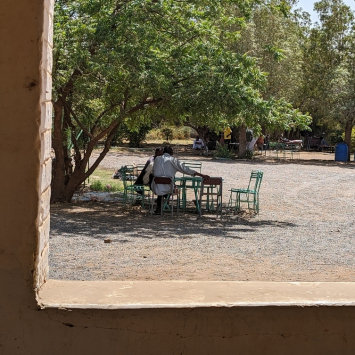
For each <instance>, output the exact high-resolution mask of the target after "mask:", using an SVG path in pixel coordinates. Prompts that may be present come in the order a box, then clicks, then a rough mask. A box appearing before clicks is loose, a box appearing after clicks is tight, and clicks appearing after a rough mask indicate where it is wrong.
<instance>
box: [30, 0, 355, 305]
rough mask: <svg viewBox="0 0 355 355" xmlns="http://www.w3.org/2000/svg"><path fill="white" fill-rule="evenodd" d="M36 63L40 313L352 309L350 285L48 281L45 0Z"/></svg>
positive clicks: (48, 38) (48, 28)
mask: <svg viewBox="0 0 355 355" xmlns="http://www.w3.org/2000/svg"><path fill="white" fill-rule="evenodd" d="M44 5H45V11H44V18H43V35H42V60H41V64H40V71H41V73H40V87H41V91H40V110H41V114H40V117H41V118H40V125H39V132H38V136H39V137H40V145H41V149H40V173H39V175H40V176H39V186H38V191H39V206H38V213H37V222H36V223H37V238H38V243H37V253H36V258H35V272H34V288H35V291H36V300H37V304H38V306H39V307H41V308H67V309H71V308H87V309H90V308H95V309H96V308H102V309H134V308H194V307H235V306H247V307H253V306H254V307H260V306H334V305H336V306H353V305H355V283H353V282H255V281H254V282H249V281H247V282H238V281H59V280H48V247H49V229H50V228H49V225H50V212H49V202H50V182H51V129H52V103H51V91H52V78H51V72H52V49H53V9H54V0H44Z"/></svg>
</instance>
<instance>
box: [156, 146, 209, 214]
mask: <svg viewBox="0 0 355 355" xmlns="http://www.w3.org/2000/svg"><path fill="white" fill-rule="evenodd" d="M173 154H174V152H173V148H171V147H170V146H165V147H164V154H163V155H162V156H158V157H156V158H155V160H154V167H153V171H154V176H159V177H170V178H172V179H174V177H175V174H176V172H178V171H179V172H180V173H183V174H187V175H192V176H200V177H202V178H203V179H208V178H209V176H208V175H203V174H200V173H198V172H197V171H195V170H191V169H189V168H188V167H186V166H184V165H182V163H181V162H180V160H179V159H177V158H174V157H173ZM151 189H152V191H153V192H154V193H155V194H156V195H158V198H157V208H156V210H155V211H154V214H160V209H161V204H162V198H163V196H165V195H167V194H169V193H170V192H171V186H169V185H159V184H158V185H156V184H155V183H154V181H153V182H152V184H151Z"/></svg>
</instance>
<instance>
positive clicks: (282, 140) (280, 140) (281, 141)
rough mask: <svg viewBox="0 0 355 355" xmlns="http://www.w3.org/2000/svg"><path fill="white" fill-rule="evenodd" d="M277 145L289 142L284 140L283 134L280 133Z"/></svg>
mask: <svg viewBox="0 0 355 355" xmlns="http://www.w3.org/2000/svg"><path fill="white" fill-rule="evenodd" d="M278 141H279V143H286V142H289V139H287V138H285V137H284V135H283V133H281V136H280V137H279V140H278Z"/></svg>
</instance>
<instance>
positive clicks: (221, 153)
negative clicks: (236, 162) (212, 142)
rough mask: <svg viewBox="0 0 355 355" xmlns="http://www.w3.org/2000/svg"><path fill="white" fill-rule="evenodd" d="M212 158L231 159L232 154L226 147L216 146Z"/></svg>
mask: <svg viewBox="0 0 355 355" xmlns="http://www.w3.org/2000/svg"><path fill="white" fill-rule="evenodd" d="M213 156H215V157H219V158H229V159H230V158H232V154H231V152H230V151H229V149H228V146H227V145H217V146H216V150H215V151H214V152H213Z"/></svg>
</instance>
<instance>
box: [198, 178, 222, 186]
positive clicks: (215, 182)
mask: <svg viewBox="0 0 355 355" xmlns="http://www.w3.org/2000/svg"><path fill="white" fill-rule="evenodd" d="M222 181H223V179H222V178H221V177H210V178H209V179H203V180H202V183H203V184H204V185H205V186H206V185H222Z"/></svg>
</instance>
